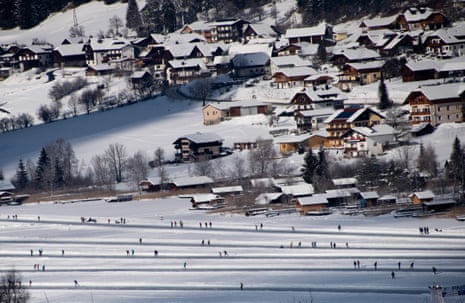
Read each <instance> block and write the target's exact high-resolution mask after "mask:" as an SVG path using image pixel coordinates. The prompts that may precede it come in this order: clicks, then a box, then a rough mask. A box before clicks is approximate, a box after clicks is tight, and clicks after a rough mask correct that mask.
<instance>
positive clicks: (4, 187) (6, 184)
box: [0, 180, 15, 191]
mask: <svg viewBox="0 0 465 303" xmlns="http://www.w3.org/2000/svg"><path fill="white" fill-rule="evenodd" d="M14 189H15V186H14V185H13V184H12V183H11V182H10V181H7V180H0V190H1V191H9V190H14Z"/></svg>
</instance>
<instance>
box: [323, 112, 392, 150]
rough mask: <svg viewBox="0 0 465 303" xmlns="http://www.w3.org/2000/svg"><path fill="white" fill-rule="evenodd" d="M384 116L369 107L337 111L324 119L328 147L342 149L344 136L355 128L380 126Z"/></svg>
mask: <svg viewBox="0 0 465 303" xmlns="http://www.w3.org/2000/svg"><path fill="white" fill-rule="evenodd" d="M383 119H384V116H383V115H382V114H381V113H379V112H377V111H376V110H375V109H373V108H371V107H358V106H351V107H347V108H344V109H340V110H337V111H336V112H334V114H332V115H331V116H330V117H329V118H328V119H326V121H325V123H326V131H327V132H328V141H329V142H328V145H329V146H330V147H332V148H343V147H344V138H343V137H344V134H346V133H347V132H348V131H349V130H350V129H351V128H353V127H357V126H359V127H360V126H364V127H373V126H374V125H378V124H381V122H382V120H383Z"/></svg>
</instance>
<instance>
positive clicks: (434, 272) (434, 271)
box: [433, 266, 436, 274]
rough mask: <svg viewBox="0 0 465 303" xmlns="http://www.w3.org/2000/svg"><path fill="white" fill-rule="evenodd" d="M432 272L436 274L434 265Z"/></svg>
mask: <svg viewBox="0 0 465 303" xmlns="http://www.w3.org/2000/svg"><path fill="white" fill-rule="evenodd" d="M433 274H436V267H435V266H433Z"/></svg>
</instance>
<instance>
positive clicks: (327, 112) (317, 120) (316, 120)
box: [294, 107, 334, 132]
mask: <svg viewBox="0 0 465 303" xmlns="http://www.w3.org/2000/svg"><path fill="white" fill-rule="evenodd" d="M333 113H334V109H333V108H331V107H325V108H321V109H313V110H297V111H295V113H294V119H295V122H296V125H297V128H298V129H299V131H301V132H307V131H314V130H318V129H320V128H323V127H325V126H326V124H325V123H324V121H325V120H326V119H327V118H328V117H329V116H331V115H332V114H333Z"/></svg>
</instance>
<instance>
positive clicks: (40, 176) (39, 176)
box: [35, 147, 51, 189]
mask: <svg viewBox="0 0 465 303" xmlns="http://www.w3.org/2000/svg"><path fill="white" fill-rule="evenodd" d="M50 168H51V165H50V158H49V156H48V154H47V151H46V150H45V148H44V147H43V148H42V149H41V150H40V156H39V159H38V160H37V167H36V171H35V182H36V186H37V187H38V188H41V189H43V188H45V186H46V185H49V184H48V183H49V182H50V175H51V173H50Z"/></svg>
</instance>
